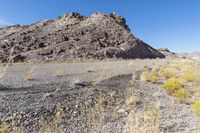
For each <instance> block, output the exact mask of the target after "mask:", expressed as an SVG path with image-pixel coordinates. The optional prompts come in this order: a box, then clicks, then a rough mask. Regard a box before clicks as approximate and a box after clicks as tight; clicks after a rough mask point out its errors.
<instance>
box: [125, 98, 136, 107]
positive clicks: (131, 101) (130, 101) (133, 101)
mask: <svg viewBox="0 0 200 133" xmlns="http://www.w3.org/2000/svg"><path fill="white" fill-rule="evenodd" d="M126 106H127V107H129V108H131V109H133V108H134V107H135V106H136V97H135V96H134V95H132V96H130V97H129V98H128V99H126Z"/></svg>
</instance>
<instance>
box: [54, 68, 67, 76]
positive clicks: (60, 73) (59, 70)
mask: <svg viewBox="0 0 200 133" xmlns="http://www.w3.org/2000/svg"><path fill="white" fill-rule="evenodd" d="M64 73H65V71H64V69H62V68H59V69H57V70H56V71H55V72H54V76H56V77H63V76H64Z"/></svg>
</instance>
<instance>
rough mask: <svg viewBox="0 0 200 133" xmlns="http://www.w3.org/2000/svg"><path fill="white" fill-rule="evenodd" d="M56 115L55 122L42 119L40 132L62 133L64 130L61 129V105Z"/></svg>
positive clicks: (58, 106)
mask: <svg viewBox="0 0 200 133" xmlns="http://www.w3.org/2000/svg"><path fill="white" fill-rule="evenodd" d="M55 111H56V112H55V113H56V114H55V117H54V119H53V120H51V121H50V120H48V119H44V118H41V119H40V122H39V124H40V132H42V133H61V132H62V128H61V120H62V113H63V112H62V108H61V105H60V104H57V106H56V110H55Z"/></svg>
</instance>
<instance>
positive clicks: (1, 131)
mask: <svg viewBox="0 0 200 133" xmlns="http://www.w3.org/2000/svg"><path fill="white" fill-rule="evenodd" d="M0 133H9V132H8V125H7V124H6V123H5V122H4V123H2V124H0Z"/></svg>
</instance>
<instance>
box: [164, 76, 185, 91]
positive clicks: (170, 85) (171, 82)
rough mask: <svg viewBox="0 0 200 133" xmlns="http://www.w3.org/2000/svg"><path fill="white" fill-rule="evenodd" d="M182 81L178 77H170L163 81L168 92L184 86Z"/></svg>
mask: <svg viewBox="0 0 200 133" xmlns="http://www.w3.org/2000/svg"><path fill="white" fill-rule="evenodd" d="M182 85H183V84H182V82H181V81H180V79H178V78H175V77H173V78H170V79H168V80H166V81H165V82H164V83H163V88H164V89H165V90H166V91H167V93H169V94H172V93H173V92H174V91H176V90H177V89H179V88H180V87H181V86H182Z"/></svg>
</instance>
